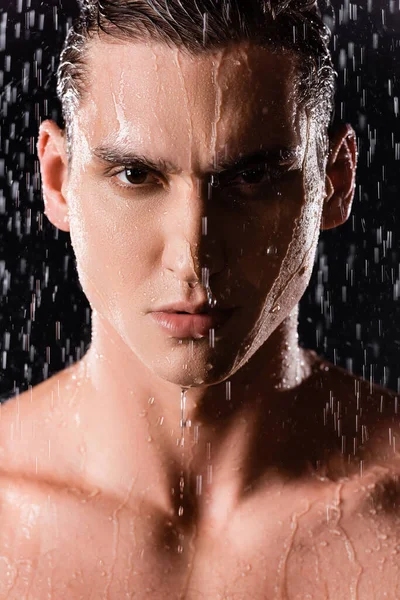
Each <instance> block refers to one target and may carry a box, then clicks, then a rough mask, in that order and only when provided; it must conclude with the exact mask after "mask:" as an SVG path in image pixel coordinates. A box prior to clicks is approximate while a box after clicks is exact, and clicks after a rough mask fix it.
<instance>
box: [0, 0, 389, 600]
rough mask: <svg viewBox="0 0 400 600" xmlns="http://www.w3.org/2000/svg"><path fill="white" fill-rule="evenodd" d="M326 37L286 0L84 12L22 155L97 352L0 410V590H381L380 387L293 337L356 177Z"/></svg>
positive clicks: (324, 594) (383, 479) (281, 593)
mask: <svg viewBox="0 0 400 600" xmlns="http://www.w3.org/2000/svg"><path fill="white" fill-rule="evenodd" d="M327 43H328V36H327V32H326V29H325V27H324V26H323V23H322V21H321V19H320V17H319V13H318V10H317V9H316V7H315V6H314V3H313V2H309V1H307V0H303V1H302V0H298V1H297V2H289V1H276V2H262V1H261V0H259V1H258V0H254V1H250V0H246V1H245V2H244V1H243V2H241V1H239V0H236V1H234V0H220V2H218V3H211V2H208V1H207V0H204V1H200V0H198V1H197V2H185V1H184V0H175V1H174V0H171V1H170V2H168V3H164V2H157V1H156V0H147V1H142V2H137V1H134V0H124V1H123V2H111V1H103V2H101V3H98V2H96V1H91V2H84V3H83V5H82V16H81V20H80V21H79V22H78V23H76V24H75V27H74V28H73V29H72V30H71V31H70V33H69V36H68V38H67V41H66V46H65V49H64V52H63V54H62V57H61V63H60V68H59V73H58V74H59V94H60V98H61V100H62V103H63V109H64V117H65V126H66V127H65V130H60V129H59V128H58V127H57V126H56V124H55V123H54V122H51V121H46V122H44V123H43V124H42V126H41V130H40V138H39V142H38V153H39V158H40V163H41V173H42V181H43V193H44V201H45V209H46V215H47V217H48V218H49V220H50V221H51V222H52V223H53V224H54V225H55V226H56V227H58V228H60V229H62V230H64V231H70V234H71V240H72V244H73V247H74V251H75V255H76V261H77V269H78V273H79V278H80V282H81V284H82V287H83V290H84V292H85V294H86V295H87V297H88V299H89V301H90V304H91V306H92V309H93V316H92V319H93V331H92V342H91V346H90V348H89V350H88V352H87V354H86V355H85V356H84V358H83V359H82V360H80V361H78V362H77V363H76V364H75V365H73V366H72V367H70V368H68V369H66V370H64V371H62V372H61V373H59V374H57V375H56V376H54V377H52V378H50V379H49V380H47V381H45V382H43V383H42V384H40V385H39V386H36V387H35V388H34V389H33V390H32V391H31V393H25V394H22V395H21V396H19V397H17V398H16V399H14V400H13V401H11V402H9V403H6V404H5V405H4V406H2V407H1V410H2V414H1V417H2V418H1V423H2V448H3V464H4V465H5V468H4V484H5V485H4V486H3V489H4V495H3V515H4V517H3V524H2V533H1V536H2V537H1V540H2V544H3V546H2V549H3V556H4V557H6V558H4V574H3V576H2V577H1V578H0V581H1V586H2V588H1V589H2V596H1V598H18V599H20V598H44V597H46V596H45V595H46V594H50V595H51V597H52V598H57V599H58V598H60V599H61V598H109V599H112V600H114V599H118V600H120V599H122V598H154V599H158V598H160V599H161V598H165V597H171V598H187V599H190V600H192V599H193V600H194V599H198V598H209V599H217V598H219V599H223V598H224V599H228V598H235V599H245V598H246V599H247V598H251V599H256V600H258V599H259V600H261V599H262V600H264V599H268V600H270V599H273V598H282V599H284V598H285V599H286V598H288V599H290V600H292V599H293V600H294V599H305V598H318V599H322V598H330V599H343V600H344V599H346V600H347V599H350V598H351V599H353V598H354V599H355V598H360V599H363V600H369V599H372V598H393V599H395V598H398V597H400V581H399V573H398V567H399V559H398V548H399V542H400V540H399V534H398V533H397V530H396V524H397V519H398V516H397V507H398V502H397V498H398V485H397V481H398V475H397V473H398V466H397V465H398V458H397V456H398V455H397V450H396V441H397V446H398V444H399V441H398V440H399V438H398V435H399V428H398V424H397V398H395V397H394V396H393V395H392V394H390V393H389V392H387V391H385V390H382V389H370V386H369V384H367V383H366V382H364V381H362V380H359V379H357V378H355V377H353V376H352V375H350V374H347V373H346V372H344V371H343V370H341V369H338V368H336V367H334V366H333V365H330V364H328V363H326V362H325V361H324V360H322V359H321V358H319V357H317V356H316V355H315V353H313V352H310V351H307V350H304V349H302V348H301V347H300V346H299V344H298V335H297V317H298V309H297V306H298V302H299V300H300V298H301V296H302V295H303V293H304V291H305V289H306V287H307V285H308V282H309V278H310V275H311V271H312V268H313V262H314V255H315V250H316V244H317V240H318V235H319V231H320V229H328V228H332V227H335V226H338V225H340V224H342V223H343V222H344V221H345V220H346V219H347V218H348V216H349V213H350V209H351V202H352V198H353V191H354V182H355V169H356V154H357V152H356V141H355V135H354V131H353V129H352V128H351V126H350V125H345V124H339V125H337V126H336V127H335V128H334V129H332V128H331V129H330V130H329V138H328V126H329V122H330V117H331V112H332V106H333V88H334V86H333V76H334V74H333V71H332V65H331V62H330V57H329V52H328V49H327ZM182 312H186V313H190V314H186V315H180V314H178V313H182ZM199 313H201V314H199Z"/></svg>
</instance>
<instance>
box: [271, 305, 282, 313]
mask: <svg viewBox="0 0 400 600" xmlns="http://www.w3.org/2000/svg"><path fill="white" fill-rule="evenodd" d="M280 310H281V307H280V306H279V304H276V305H275V306H274V307H273V308H272V310H271V313H277V312H279V311H280Z"/></svg>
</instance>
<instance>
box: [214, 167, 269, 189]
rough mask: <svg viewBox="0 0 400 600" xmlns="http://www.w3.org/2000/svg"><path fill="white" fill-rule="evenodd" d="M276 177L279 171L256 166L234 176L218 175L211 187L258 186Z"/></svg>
mask: <svg viewBox="0 0 400 600" xmlns="http://www.w3.org/2000/svg"><path fill="white" fill-rule="evenodd" d="M278 175H279V170H278V169H277V168H274V167H267V166H266V165H256V166H254V167H251V168H248V169H246V170H245V171H241V172H240V173H237V174H236V175H228V174H220V176H219V177H218V178H217V179H218V181H216V182H214V183H213V185H216V186H219V185H222V186H223V187H224V186H227V187H237V186H243V185H244V186H246V185H250V186H251V185H260V184H262V183H266V182H267V181H270V180H271V179H273V178H274V177H275V178H276V177H277V176H278Z"/></svg>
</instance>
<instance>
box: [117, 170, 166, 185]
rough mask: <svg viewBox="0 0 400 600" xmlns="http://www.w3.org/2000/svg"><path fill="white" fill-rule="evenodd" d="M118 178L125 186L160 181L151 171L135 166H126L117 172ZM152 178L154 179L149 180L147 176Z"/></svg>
mask: <svg viewBox="0 0 400 600" xmlns="http://www.w3.org/2000/svg"><path fill="white" fill-rule="evenodd" d="M115 176H116V178H117V179H118V180H119V181H120V182H121V183H122V184H124V187H129V186H135V185H136V186H139V185H142V184H144V183H158V182H159V179H158V178H157V177H156V176H155V175H154V174H153V173H151V172H150V171H146V170H145V169H139V168H135V167H125V169H124V170H123V171H120V172H119V173H116V175H115ZM148 177H150V178H152V181H151V180H150V181H147V178H148Z"/></svg>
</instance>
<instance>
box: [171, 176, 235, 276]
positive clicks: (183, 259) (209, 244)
mask: <svg viewBox="0 0 400 600" xmlns="http://www.w3.org/2000/svg"><path fill="white" fill-rule="evenodd" d="M209 196H210V192H209V185H208V184H203V183H202V182H201V181H200V180H199V179H198V178H195V177H191V178H190V179H189V180H185V181H181V182H179V184H177V186H176V193H175V194H173V200H172V201H171V209H170V210H169V211H168V217H166V219H165V223H164V227H163V232H164V249H163V267H164V268H165V269H166V270H168V271H171V272H173V273H174V275H175V277H176V278H177V279H179V280H180V281H181V282H182V283H185V284H189V286H190V287H194V286H195V285H196V284H197V283H198V282H200V283H202V284H203V285H206V284H208V282H209V280H210V278H211V277H212V276H213V275H215V274H217V273H218V272H220V271H222V269H223V268H224V265H225V251H224V240H223V237H222V231H221V230H220V229H221V228H220V227H219V228H218V227H217V222H216V220H215V218H214V215H215V211H214V210H212V199H210V197H209Z"/></svg>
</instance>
